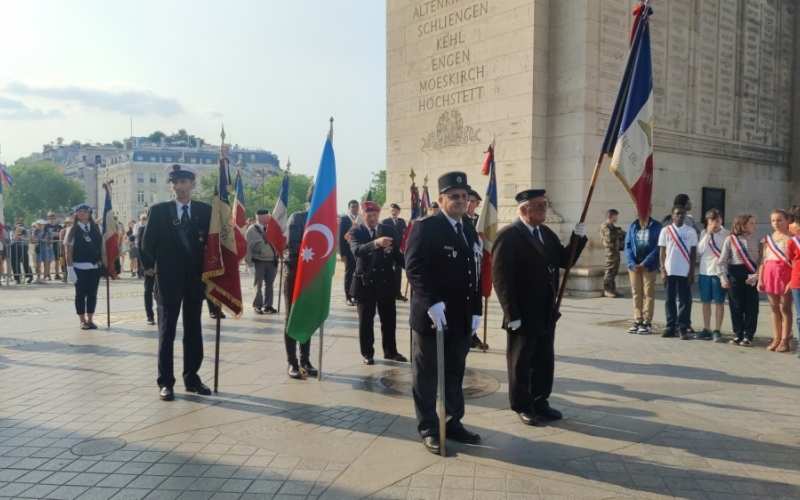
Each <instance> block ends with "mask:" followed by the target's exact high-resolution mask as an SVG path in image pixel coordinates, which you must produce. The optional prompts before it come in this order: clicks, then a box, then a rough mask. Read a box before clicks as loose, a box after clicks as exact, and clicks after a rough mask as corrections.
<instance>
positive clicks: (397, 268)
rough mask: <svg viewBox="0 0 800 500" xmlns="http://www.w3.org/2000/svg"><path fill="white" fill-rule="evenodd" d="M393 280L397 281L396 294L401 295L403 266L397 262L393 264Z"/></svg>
mask: <svg viewBox="0 0 800 500" xmlns="http://www.w3.org/2000/svg"><path fill="white" fill-rule="evenodd" d="M401 237H402V235H401ZM394 281H395V283H397V291H396V292H395V293H396V294H397V295H398V296H400V295H403V267H402V266H401V265H400V264H398V263H397V262H395V264H394Z"/></svg>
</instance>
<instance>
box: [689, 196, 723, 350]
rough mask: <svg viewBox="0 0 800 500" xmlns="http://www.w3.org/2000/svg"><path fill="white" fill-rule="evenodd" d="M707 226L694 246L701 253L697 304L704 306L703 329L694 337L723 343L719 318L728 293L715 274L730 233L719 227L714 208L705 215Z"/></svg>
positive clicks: (718, 219) (720, 223) (717, 215)
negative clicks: (712, 313)
mask: <svg viewBox="0 0 800 500" xmlns="http://www.w3.org/2000/svg"><path fill="white" fill-rule="evenodd" d="M706 220H707V221H708V225H707V226H706V230H705V231H704V232H703V237H702V238H701V239H700V243H698V244H697V253H698V254H700V302H701V303H702V304H703V330H702V331H701V332H699V333H697V334H696V335H695V336H694V338H696V339H698V340H710V339H711V338H713V339H714V342H722V333H721V332H720V330H721V329H722V319H723V318H724V317H725V296H726V295H727V294H728V291H727V290H725V289H724V288H722V282H721V281H720V279H719V276H717V274H718V273H719V268H718V266H717V264H718V263H719V257H720V254H721V252H722V243H723V242H724V241H725V239H726V238H727V237H728V235H730V234H731V232H730V231H728V230H727V229H725V228H724V227H722V214H721V213H720V212H719V210H717V209H716V208H712V209H711V210H709V211H708V213H706ZM711 302H714V304H715V309H714V319H715V320H716V322H715V324H714V326H715V327H716V328H714V331H713V335H712V332H711V331H709V330H710V328H711Z"/></svg>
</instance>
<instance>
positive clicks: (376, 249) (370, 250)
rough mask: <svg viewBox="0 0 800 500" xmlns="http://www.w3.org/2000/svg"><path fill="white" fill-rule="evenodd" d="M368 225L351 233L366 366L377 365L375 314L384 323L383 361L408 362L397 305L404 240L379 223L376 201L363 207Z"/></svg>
mask: <svg viewBox="0 0 800 500" xmlns="http://www.w3.org/2000/svg"><path fill="white" fill-rule="evenodd" d="M361 207H362V209H361V213H362V218H363V219H364V222H363V223H362V224H360V225H358V226H356V227H354V228H352V229H351V230H350V238H349V239H350V249H351V250H352V251H353V255H355V257H356V273H355V276H354V277H353V284H352V287H351V289H350V294H351V295H352V296H353V297H355V298H356V300H358V340H359V342H360V343H361V356H362V357H363V358H364V364H366V365H373V364H375V360H374V356H375V346H374V344H375V311H376V309H377V311H378V317H379V318H380V320H381V341H382V344H383V358H384V359H389V360H392V361H401V362H405V361H408V360H407V359H406V358H405V356H403V355H402V354H400V353H398V352H397V342H396V341H395V332H396V330H397V306H396V305H395V301H394V290H395V285H394V279H395V278H394V269H395V265H400V264H399V263H400V262H402V260H403V254H401V253H400V238H399V237H398V236H397V233H395V232H394V229H393V228H392V227H391V226H389V225H386V224H378V216H380V214H381V207H380V206H378V204H377V203H374V202H372V201H365V202H364V203H363V204H362V205H361Z"/></svg>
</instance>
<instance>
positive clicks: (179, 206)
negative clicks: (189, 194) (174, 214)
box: [175, 199, 192, 219]
mask: <svg viewBox="0 0 800 500" xmlns="http://www.w3.org/2000/svg"><path fill="white" fill-rule="evenodd" d="M183 206H184V205H183V203H181V202H180V201H178V200H177V199H176V200H175V207H176V208H177V209H178V218H179V219H180V218H181V217H183ZM186 206H187V207H189V209H188V210H187V211H186V213H187V214H188V215H189V218H190V219H191V218H192V200H189V203H187V204H186Z"/></svg>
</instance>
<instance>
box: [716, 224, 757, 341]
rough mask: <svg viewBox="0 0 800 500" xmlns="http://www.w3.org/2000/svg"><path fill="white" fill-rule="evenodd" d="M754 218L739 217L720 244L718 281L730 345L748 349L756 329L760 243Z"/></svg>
mask: <svg viewBox="0 0 800 500" xmlns="http://www.w3.org/2000/svg"><path fill="white" fill-rule="evenodd" d="M755 230H756V218H755V217H753V216H752V215H750V214H742V215H739V216H738V217H736V220H735V221H733V228H732V230H731V235H730V236H728V238H726V239H725V243H723V244H722V251H721V252H720V256H719V262H718V263H717V268H718V269H719V274H718V276H719V279H720V281H722V288H726V289H727V290H728V305H729V307H730V312H731V324H732V325H733V340H731V341H730V343H731V344H735V345H741V346H745V347H750V346H751V345H752V343H753V337H755V335H756V326H757V325H758V290H757V289H756V284H757V282H758V263H759V262H760V261H761V247H762V244H763V241H762V240H761V238H759V237H758V236H757V235H756V234H755Z"/></svg>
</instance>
